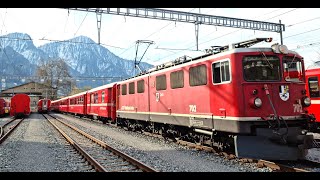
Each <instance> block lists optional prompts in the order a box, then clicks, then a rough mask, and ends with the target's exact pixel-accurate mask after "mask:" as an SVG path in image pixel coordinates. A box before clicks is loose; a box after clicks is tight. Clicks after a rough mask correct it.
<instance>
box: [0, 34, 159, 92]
mask: <svg viewBox="0 0 320 180" xmlns="http://www.w3.org/2000/svg"><path fill="white" fill-rule="evenodd" d="M58 58H60V59H64V60H65V62H66V64H67V65H68V68H69V72H70V74H71V76H72V77H100V78H101V77H117V78H119V77H120V78H121V79H125V78H128V77H131V76H134V75H135V73H137V71H134V69H135V68H134V61H133V60H129V59H123V58H121V57H119V56H117V55H115V54H113V53H112V52H111V51H109V50H108V49H107V48H105V47H103V46H101V45H99V44H97V43H95V42H94V41H93V40H92V39H90V38H89V37H86V36H78V37H75V38H72V39H68V40H65V41H59V42H50V43H47V44H44V45H41V46H39V47H36V46H35V45H34V43H33V41H32V39H31V37H30V36H29V35H28V34H25V33H17V32H16V33H10V34H7V35H4V36H0V59H1V63H0V76H2V77H3V76H7V77H12V76H35V73H36V68H37V66H38V65H40V64H41V62H42V61H47V60H49V59H58ZM139 67H140V68H141V69H142V70H147V69H149V68H151V67H153V65H151V64H148V63H145V62H140V64H139ZM6 82H7V87H6V88H8V83H9V80H6ZM12 82H15V85H17V83H19V81H17V80H15V81H12ZM9 84H10V83H9ZM18 85H19V84H18ZM83 85H88V84H86V83H82V86H83ZM89 85H90V86H92V87H93V86H97V85H102V84H101V82H100V83H98V84H97V82H96V84H94V83H91V84H89ZM2 88H3V85H2Z"/></svg>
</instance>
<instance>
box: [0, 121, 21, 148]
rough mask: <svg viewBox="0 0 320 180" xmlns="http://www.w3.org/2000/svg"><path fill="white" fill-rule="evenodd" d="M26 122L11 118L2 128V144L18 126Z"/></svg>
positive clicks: (0, 129)
mask: <svg viewBox="0 0 320 180" xmlns="http://www.w3.org/2000/svg"><path fill="white" fill-rule="evenodd" d="M23 120H24V118H21V119H15V118H11V119H10V120H9V121H8V122H6V123H5V124H3V125H2V126H0V144H1V143H2V142H3V141H4V140H5V139H7V138H8V137H9V135H10V134H11V133H12V132H13V131H14V130H15V129H16V128H17V127H18V125H19V124H20V123H21V122H22V121H23Z"/></svg>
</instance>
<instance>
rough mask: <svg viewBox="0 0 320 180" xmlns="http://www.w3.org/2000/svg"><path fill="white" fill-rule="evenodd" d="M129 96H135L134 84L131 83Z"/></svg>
mask: <svg viewBox="0 0 320 180" xmlns="http://www.w3.org/2000/svg"><path fill="white" fill-rule="evenodd" d="M129 94H134V82H131V83H129Z"/></svg>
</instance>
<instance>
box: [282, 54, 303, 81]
mask: <svg viewBox="0 0 320 180" xmlns="http://www.w3.org/2000/svg"><path fill="white" fill-rule="evenodd" d="M283 69H284V72H283V76H284V78H285V80H286V81H291V82H301V81H303V79H304V78H303V77H302V63H301V60H300V59H299V58H297V57H289V56H284V57H283Z"/></svg>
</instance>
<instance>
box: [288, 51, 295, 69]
mask: <svg viewBox="0 0 320 180" xmlns="http://www.w3.org/2000/svg"><path fill="white" fill-rule="evenodd" d="M296 56H297V54H295V55H294V56H293V58H292V61H291V62H290V64H289V65H288V68H290V67H291V65H292V63H293V61H294V59H295V58H296Z"/></svg>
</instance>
